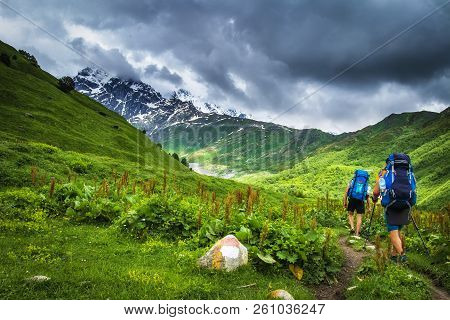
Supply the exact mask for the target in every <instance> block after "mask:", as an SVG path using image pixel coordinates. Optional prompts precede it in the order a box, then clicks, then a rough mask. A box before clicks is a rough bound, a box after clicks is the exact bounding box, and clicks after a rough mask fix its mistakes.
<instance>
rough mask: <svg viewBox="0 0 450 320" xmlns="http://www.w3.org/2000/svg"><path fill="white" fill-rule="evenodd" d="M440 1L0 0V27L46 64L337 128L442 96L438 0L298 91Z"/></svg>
mask: <svg viewBox="0 0 450 320" xmlns="http://www.w3.org/2000/svg"><path fill="white" fill-rule="evenodd" d="M446 1H447V0H403V1H400V0H372V1H370V0H367V1H360V0H354V1H351V0H346V1H317V0H310V1H300V0H297V1H296V0H290V1H275V0H273V1H262V0H258V1H257V0H253V1H250V0H245V1H243V0H238V1H232V0H221V1H214V0H203V1H200V0H197V1H191V0H178V1H176V0H172V1H162V0H160V1H151V0H148V1H143V0H140V1H118V0H108V1H96V0H89V1H86V0H78V1H72V2H71V3H69V1H59V0H54V1H51V0H40V1H39V2H37V1H31V0H30V1H23V0H14V1H10V0H1V1H0V17H1V18H0V39H1V40H2V41H5V42H7V43H9V44H11V45H13V46H14V47H16V48H23V49H25V50H27V51H29V52H31V53H32V54H34V55H35V56H36V57H37V59H38V61H39V63H40V65H41V66H42V67H43V68H44V69H45V70H47V71H49V72H50V73H52V74H54V75H56V76H62V75H67V74H69V75H75V74H76V73H77V71H79V70H80V69H82V68H83V67H85V66H88V65H92V63H95V64H97V65H99V66H101V67H102V68H103V69H105V70H106V71H107V72H109V73H111V74H114V75H118V76H121V77H125V78H133V79H140V80H142V81H144V82H147V83H149V84H150V85H152V86H153V87H154V88H155V89H157V90H159V91H161V93H163V94H164V95H167V94H168V93H169V92H170V91H172V90H174V89H177V88H185V89H187V90H189V91H191V92H192V93H193V94H195V95H199V96H201V97H203V98H205V99H206V100H207V101H210V102H213V103H217V104H220V105H223V106H230V107H235V108H237V109H239V110H242V111H244V112H248V113H251V114H253V116H254V118H256V119H259V120H264V121H272V120H273V121H275V122H277V123H281V124H285V125H288V126H291V127H296V128H311V127H314V128H320V129H322V130H325V131H330V132H344V131H353V130H357V129H360V128H362V127H364V126H366V125H369V124H374V123H376V122H378V121H380V120H381V119H383V118H384V117H386V116H387V115H389V114H390V113H393V112H395V113H399V112H405V111H416V110H432V111H441V110H443V109H444V108H445V107H447V106H450V5H447V6H446V7H444V8H443V9H441V10H439V11H437V12H436V13H435V14H433V15H432V16H430V17H429V18H427V19H425V20H424V21H422V22H421V23H420V24H418V25H417V26H415V27H414V28H413V29H411V30H410V31H409V32H407V33H405V34H403V35H402V36H401V37H399V38H398V39H397V40H395V41H393V42H392V43H390V44H389V45H388V46H386V47H385V48H383V49H381V50H379V51H378V52H376V53H375V54H373V55H372V56H370V57H369V58H368V59H366V60H365V61H363V62H362V63H360V64H358V65H357V66H355V67H354V68H351V69H350V70H349V71H348V72H346V73H345V74H344V75H343V76H342V77H340V78H338V79H336V80H334V81H332V82H331V83H330V84H329V85H328V86H327V87H325V88H322V89H321V90H319V91H318V92H317V93H315V94H313V95H312V96H311V97H309V98H308V99H303V98H304V97H305V96H307V95H309V94H311V93H313V92H315V91H316V90H317V89H318V88H320V87H321V86H322V85H323V84H324V83H326V81H327V80H328V79H330V78H332V77H333V76H334V75H336V74H338V73H339V72H340V71H342V70H344V69H346V68H347V67H348V66H350V65H352V64H353V63H354V62H355V61H357V60H358V59H360V58H361V57H364V56H365V55H366V54H368V53H370V52H371V51H373V50H374V49H375V48H377V47H378V46H380V45H382V44H383V43H385V42H386V41H387V40H389V39H390V38H392V37H393V36H395V35H396V34H398V33H399V32H401V31H402V30H404V29H406V28H408V27H409V26H411V25H412V24H414V23H415V22H417V21H419V20H420V19H421V18H423V17H424V16H425V15H427V14H428V13H430V12H431V11H432V10H433V9H434V8H436V7H438V6H440V5H441V4H443V3H445V2H446ZM1 2H4V3H6V4H8V5H9V6H11V7H12V8H14V9H15V10H17V11H18V12H20V13H21V14H22V15H23V16H25V17H27V18H28V19H30V20H32V21H33V22H34V23H36V24H37V25H39V26H41V27H42V28H43V29H45V30H47V31H48V32H50V33H51V34H52V35H54V36H55V37H57V38H58V39H60V40H61V41H62V42H64V43H67V44H68V46H70V47H72V48H74V49H76V50H77V51H78V52H81V53H82V54H83V55H84V56H85V57H87V58H88V60H89V61H88V60H86V59H85V58H83V57H81V56H79V55H78V54H76V53H74V52H73V51H71V50H70V49H68V48H67V47H65V46H64V45H62V44H61V43H59V42H57V41H56V40H54V39H53V38H52V37H50V36H49V35H48V34H46V33H45V32H43V31H42V30H40V29H39V28H37V27H36V26H34V25H33V24H31V23H30V22H29V21H27V20H25V19H24V18H23V17H21V16H19V15H18V14H17V13H15V12H13V11H12V10H10V9H9V8H7V7H6V6H4V5H2V4H1ZM299 101H302V102H301V103H299V104H298V105H297V106H296V107H295V108H292V109H291V110H290V111H289V112H286V113H283V114H282V115H281V116H279V114H280V113H282V112H283V111H284V110H286V109H288V108H290V107H291V106H292V105H294V104H296V103H297V102H299Z"/></svg>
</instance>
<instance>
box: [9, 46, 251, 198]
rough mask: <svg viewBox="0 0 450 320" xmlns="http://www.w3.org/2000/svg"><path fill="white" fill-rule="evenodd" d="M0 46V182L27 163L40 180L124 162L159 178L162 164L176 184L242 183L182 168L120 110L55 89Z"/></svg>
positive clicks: (89, 175) (20, 175)
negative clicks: (2, 57)
mask: <svg viewBox="0 0 450 320" xmlns="http://www.w3.org/2000/svg"><path fill="white" fill-rule="evenodd" d="M0 52H1V53H6V54H7V55H8V56H9V57H10V61H11V65H10V66H9V67H8V66H6V65H5V64H4V63H0V139H1V144H0V187H2V188H5V187H20V186H30V185H31V178H30V172H31V168H32V167H34V166H36V167H37V169H38V175H39V176H40V179H43V180H44V181H43V182H44V183H48V182H49V180H50V177H52V176H54V177H55V178H56V179H57V181H61V182H62V181H66V180H67V179H68V176H69V175H77V177H78V179H84V180H86V181H100V180H101V179H103V178H105V177H110V176H111V174H112V173H113V174H114V172H116V173H117V174H121V173H122V172H123V171H125V170H126V171H129V173H130V176H131V177H133V178H138V179H144V178H159V179H160V178H161V177H162V175H163V172H164V170H166V171H167V172H168V176H169V179H170V180H171V181H172V182H173V181H176V184H177V185H178V186H179V187H180V189H183V190H194V191H195V189H196V188H197V185H198V184H199V183H202V184H204V185H205V186H206V188H207V189H210V190H213V191H216V192H217V193H218V194H221V195H225V194H226V193H227V192H228V191H229V190H232V189H235V188H238V187H245V186H242V185H241V184H238V183H236V182H232V181H228V180H223V179H212V178H209V177H206V176H201V175H198V174H196V173H194V172H192V171H190V170H189V169H188V168H186V167H185V166H183V165H182V164H181V163H180V162H179V161H176V160H175V159H173V158H172V157H171V156H170V155H168V154H167V153H166V152H164V151H162V150H161V149H160V148H159V147H157V146H156V145H155V144H154V143H153V142H152V141H151V140H150V139H149V138H148V137H147V136H146V135H145V134H143V133H142V132H141V131H139V130H137V129H135V128H134V127H132V126H131V125H130V124H129V123H128V122H127V121H126V120H125V119H124V118H122V117H121V116H119V115H117V114H116V113H114V112H112V111H109V110H108V109H107V108H105V107H104V106H103V105H101V104H99V103H97V102H95V101H94V100H92V99H90V98H88V97H86V96H84V95H82V94H80V93H78V92H76V91H71V92H70V93H64V92H62V91H61V90H60V89H59V88H58V87H57V83H58V81H57V79H56V78H54V77H53V76H52V75H50V74H48V73H47V72H45V71H44V70H42V69H40V68H39V67H37V66H34V65H32V64H31V63H30V61H28V60H27V59H26V58H25V57H24V56H23V55H21V54H20V53H19V52H18V51H16V50H15V49H14V48H12V47H11V46H9V45H7V44H5V43H2V42H0Z"/></svg>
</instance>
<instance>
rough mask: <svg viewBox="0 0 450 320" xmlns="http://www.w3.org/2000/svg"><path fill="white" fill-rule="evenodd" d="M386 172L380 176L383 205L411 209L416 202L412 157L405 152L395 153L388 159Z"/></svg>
mask: <svg viewBox="0 0 450 320" xmlns="http://www.w3.org/2000/svg"><path fill="white" fill-rule="evenodd" d="M385 170H386V171H385V173H384V175H383V176H382V177H380V181H379V185H380V191H381V196H382V198H381V205H382V206H383V207H385V208H391V209H397V210H402V209H407V208H409V209H411V207H412V206H413V205H415V204H416V201H417V195H416V178H415V177H414V172H413V167H412V165H411V159H410V158H409V156H408V155H407V154H404V153H393V154H391V155H389V157H388V158H387V159H386V167H385Z"/></svg>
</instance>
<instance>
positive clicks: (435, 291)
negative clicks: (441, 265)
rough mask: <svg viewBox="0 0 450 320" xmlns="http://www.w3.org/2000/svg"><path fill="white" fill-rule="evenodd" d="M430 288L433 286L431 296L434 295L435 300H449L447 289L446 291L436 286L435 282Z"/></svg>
mask: <svg viewBox="0 0 450 320" xmlns="http://www.w3.org/2000/svg"><path fill="white" fill-rule="evenodd" d="M430 288H431V296H432V299H433V300H449V299H450V297H449V296H448V293H447V291H445V290H444V289H441V288H439V287H436V286H435V285H434V284H433V283H431V286H430Z"/></svg>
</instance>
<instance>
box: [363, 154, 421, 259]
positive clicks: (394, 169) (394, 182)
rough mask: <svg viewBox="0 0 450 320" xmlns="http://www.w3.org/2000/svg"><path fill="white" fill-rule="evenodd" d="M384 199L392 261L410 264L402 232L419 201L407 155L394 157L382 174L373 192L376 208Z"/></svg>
mask: <svg viewBox="0 0 450 320" xmlns="http://www.w3.org/2000/svg"><path fill="white" fill-rule="evenodd" d="M380 196H381V205H382V206H383V207H384V219H385V221H386V227H387V230H388V232H389V238H390V240H391V243H392V246H393V252H392V253H391V254H392V256H391V260H393V261H395V262H406V255H405V252H404V248H405V244H404V243H402V239H401V234H400V230H401V229H402V227H403V226H404V225H406V224H408V223H409V219H410V214H411V207H412V206H413V205H415V204H416V201H417V196H416V178H415V177H414V173H413V168H412V165H411V159H410V158H409V156H408V155H407V154H403V153H393V154H391V155H389V157H388V158H387V159H386V167H385V168H384V169H382V170H381V171H380V173H379V174H378V177H377V179H376V183H375V186H374V189H373V196H372V201H373V205H375V204H376V203H377V201H378V198H379V197H380Z"/></svg>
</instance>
